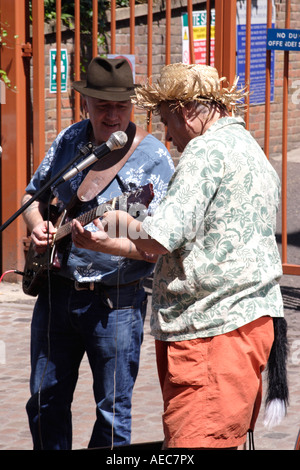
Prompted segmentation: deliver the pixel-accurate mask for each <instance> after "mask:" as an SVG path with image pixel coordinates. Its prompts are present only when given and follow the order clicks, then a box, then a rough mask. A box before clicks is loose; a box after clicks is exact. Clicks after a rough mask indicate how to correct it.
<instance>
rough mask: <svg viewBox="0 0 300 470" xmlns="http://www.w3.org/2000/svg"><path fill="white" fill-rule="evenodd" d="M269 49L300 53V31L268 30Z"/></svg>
mask: <svg viewBox="0 0 300 470" xmlns="http://www.w3.org/2000/svg"><path fill="white" fill-rule="evenodd" d="M267 49H270V50H273V51H300V30H299V29H275V28H274V29H273V28H272V29H268V35H267Z"/></svg>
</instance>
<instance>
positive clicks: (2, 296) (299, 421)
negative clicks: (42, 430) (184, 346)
mask: <svg viewBox="0 0 300 470" xmlns="http://www.w3.org/2000/svg"><path fill="white" fill-rule="evenodd" d="M281 285H282V292H283V297H284V303H285V308H286V318H287V321H288V324H289V341H290V350H291V351H290V352H291V354H290V358H289V361H288V372H289V383H290V396H291V398H290V407H289V410H288V415H287V417H286V418H285V420H284V421H283V423H282V424H281V426H278V427H277V428H274V430H272V431H268V430H266V429H265V428H264V426H263V424H262V419H263V410H262V411H261V413H260V416H259V419H258V423H257V428H256V431H255V434H254V439H255V447H256V449H257V450H293V449H294V446H295V441H296V438H297V434H298V431H299V427H300V374H299V366H300V338H299V331H300V298H299V296H300V278H298V277H294V276H284V277H283V279H282V282H281ZM149 300H151V299H149ZM34 301H35V299H34V298H31V297H29V296H26V295H25V294H23V292H22V289H21V285H20V284H11V283H6V282H2V283H0V423H1V424H0V450H30V449H31V448H32V444H31V436H30V433H29V430H28V424H27V416H26V412H25V404H26V402H27V400H28V398H29V388H28V381H29V373H30V366H29V355H30V354H29V336H30V321H31V314H32V309H33V304H34ZM149 318H150V308H149V309H148V315H147V319H146V323H145V339H144V343H143V347H142V354H141V365H140V372H139V375H138V379H137V383H136V386H135V389H134V396H133V424H132V443H147V442H153V441H159V440H162V439H163V433H162V426H161V412H162V400H161V394H160V389H159V384H158V379H157V375H156V365H155V352H154V340H153V338H152V337H151V336H150V334H149ZM94 416H95V410H94V399H93V395H92V380H91V374H90V370H89V366H88V363H87V360H86V358H84V360H83V362H82V365H81V370H80V377H79V381H78V385H77V389H76V393H75V397H74V405H73V423H74V440H73V443H74V444H73V448H74V449H82V448H85V447H86V446H87V443H88V441H89V436H90V433H91V430H92V426H93V423H94Z"/></svg>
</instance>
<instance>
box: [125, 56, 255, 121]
mask: <svg viewBox="0 0 300 470" xmlns="http://www.w3.org/2000/svg"><path fill="white" fill-rule="evenodd" d="M225 80H226V78H225V77H223V78H219V74H218V72H217V70H216V69H215V68H214V67H210V66H208V65H201V64H191V65H187V64H182V63H177V64H171V65H166V66H165V67H163V68H162V70H161V75H160V78H159V79H158V81H157V83H155V84H153V85H152V84H151V83H149V82H148V83H147V84H146V85H144V86H142V87H140V88H138V89H137V90H136V96H135V97H134V98H133V100H132V101H133V102H134V103H135V104H136V105H138V106H140V107H142V108H144V109H148V110H149V111H153V112H157V111H159V106H160V104H161V103H162V102H164V101H168V102H172V103H173V104H174V106H175V107H179V106H184V105H185V104H186V103H189V102H191V101H198V102H201V103H203V104H208V103H209V102H217V103H219V104H221V105H224V106H225V107H226V108H227V110H228V111H231V110H235V109H236V108H238V107H244V106H245V105H244V103H243V102H239V101H240V100H242V98H244V97H245V95H246V94H247V93H246V92H245V91H244V89H243V90H239V91H238V90H237V82H238V78H236V79H235V81H234V83H233V85H232V86H231V87H230V88H223V87H222V82H224V81H225Z"/></svg>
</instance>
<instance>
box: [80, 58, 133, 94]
mask: <svg viewBox="0 0 300 470" xmlns="http://www.w3.org/2000/svg"><path fill="white" fill-rule="evenodd" d="M73 88H74V89H75V90H76V91H79V93H81V94H82V95H86V96H91V97H93V98H98V99H100V100H108V101H127V100H130V97H131V96H133V95H134V89H135V85H134V83H133V77H132V71H131V67H130V64H129V62H128V61H127V60H126V59H124V58H120V59H106V58H104V57H95V58H94V59H93V60H92V61H91V62H90V64H89V66H88V70H87V79H86V80H80V81H77V82H74V83H73Z"/></svg>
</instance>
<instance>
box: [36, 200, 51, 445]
mask: <svg viewBox="0 0 300 470" xmlns="http://www.w3.org/2000/svg"><path fill="white" fill-rule="evenodd" d="M50 203H51V196H50V198H49V200H48V205H47V282H48V324H47V359H46V364H45V367H44V370H43V373H42V377H41V380H40V384H39V388H38V431H39V441H40V446H41V450H43V449H44V445H43V437H42V423H41V408H42V404H41V394H42V387H43V383H44V379H45V375H46V371H47V368H48V364H49V361H50V322H51V308H52V303H51V282H50V228H49V222H50Z"/></svg>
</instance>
